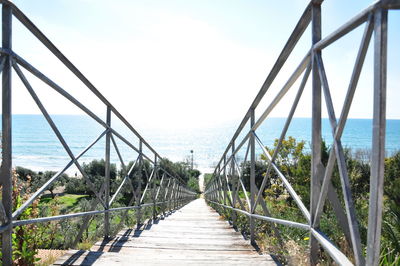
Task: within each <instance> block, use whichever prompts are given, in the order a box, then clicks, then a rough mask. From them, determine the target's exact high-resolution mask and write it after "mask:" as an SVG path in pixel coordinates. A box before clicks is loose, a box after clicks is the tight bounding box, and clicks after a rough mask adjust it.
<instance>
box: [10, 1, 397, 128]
mask: <svg viewBox="0 0 400 266" xmlns="http://www.w3.org/2000/svg"><path fill="white" fill-rule="evenodd" d="M14 2H15V4H16V5H17V6H19V7H20V9H21V10H22V11H23V12H25V14H26V15H27V16H28V17H29V18H31V20H32V21H33V22H34V23H35V24H36V25H37V26H38V27H39V28H40V29H41V30H42V31H43V32H44V33H45V34H46V35H47V36H48V37H49V39H50V40H51V41H53V43H54V44H55V45H56V46H57V47H58V48H59V49H60V50H61V51H62V52H63V53H64V54H65V55H66V56H67V57H68V58H69V59H70V60H71V61H72V62H73V63H74V64H75V65H76V66H77V67H78V68H79V69H80V70H81V71H82V72H83V73H84V74H85V75H86V76H87V78H88V79H89V80H90V81H91V82H92V83H93V84H94V85H95V86H96V87H97V88H98V90H99V91H100V92H101V93H103V95H105V96H106V97H107V98H108V99H109V100H110V101H111V103H112V104H113V105H114V106H115V107H117V109H118V110H120V112H121V113H122V114H123V115H124V116H126V117H127V119H128V120H129V121H130V122H131V123H132V124H133V125H134V126H138V127H139V130H140V128H141V127H198V126H213V125H218V124H219V123H224V122H227V121H237V122H238V123H239V122H240V120H241V119H242V118H243V116H244V114H245V112H246V111H247V109H248V107H249V106H250V103H251V102H252V100H253V99H254V97H255V95H256V94H257V92H258V90H259V89H260V87H261V85H262V84H263V82H264V80H265V78H266V77H267V74H268V73H269V71H270V69H271V67H272V65H273V63H274V62H275V60H276V58H277V57H278V55H279V53H280V51H281V49H282V48H283V45H284V43H285V42H286V40H287V38H288V37H289V35H290V33H291V31H292V29H293V28H294V26H295V24H296V22H297V20H298V19H299V17H300V15H301V13H302V12H303V10H304V8H305V6H306V5H307V3H308V1H303V0H296V1H268V0H263V1H261V0H260V1H256V0H253V1H245V0H241V1H240V0H233V1H231V0H220V1H211V0H202V1H200V0H197V1H194V0H191V1H189V0H185V1H184V0H181V1H179V0H174V1H161V0H159V1H128V0H117V1H105V0H96V1H95V0H79V1H78V0H74V1H70V0H59V1H53V0H38V1H23V0H14ZM369 3H370V1H352V3H348V1H345V0H340V1H339V0H326V1H325V3H324V4H323V14H322V17H323V36H326V35H327V34H329V33H331V32H332V31H333V30H334V29H336V28H337V27H338V26H340V25H342V24H343V23H344V22H346V21H347V20H348V19H349V18H350V17H352V16H354V15H355V14H357V13H358V12H359V11H361V10H362V9H363V8H365V7H366V6H368V4H369ZM344 6H346V7H344ZM399 22H400V19H399V13H398V12H397V11H391V13H390V16H389V77H388V96H389V97H388V111H387V113H388V117H389V118H400V110H399V108H395V106H396V102H398V100H397V99H399V96H400V90H399V88H398V84H399V81H400V78H399V77H400V70H399V62H400V60H399V59H400V56H399V49H395V48H396V47H399V41H400V38H399V33H398V31H397V32H396V31H395V30H394V29H393V28H394V26H393V25H395V24H397V25H398V24H399ZM363 28H364V27H363V26H362V27H360V28H359V29H357V30H355V31H354V32H353V33H352V34H351V35H349V36H348V37H345V38H343V40H340V41H339V42H338V43H337V44H335V45H334V46H332V47H330V48H328V49H326V51H325V50H324V52H323V58H324V63H325V67H326V70H327V75H328V79H329V82H330V86H331V88H332V97H333V100H334V104H335V108H336V114H337V116H339V114H340V109H341V105H342V102H343V99H344V95H345V94H346V89H347V84H348V80H349V77H350V74H351V70H352V67H353V64H354V59H355V55H356V52H357V48H358V46H359V43H360V40H361V34H362V31H363ZM13 37H14V51H15V52H16V53H18V54H20V55H21V56H23V57H24V58H26V59H28V61H29V62H30V63H32V64H33V65H34V66H36V67H37V68H39V69H40V70H42V71H43V72H44V73H45V74H47V75H48V76H49V77H50V78H51V79H53V80H54V81H56V82H57V83H58V84H59V85H61V86H62V87H63V88H64V89H66V90H67V91H69V92H71V94H73V95H74V96H75V97H76V98H78V99H79V100H81V101H82V102H83V103H85V104H87V105H88V106H90V107H91V108H93V109H94V110H96V111H97V112H99V113H104V111H105V108H104V107H103V106H102V105H101V104H100V103H99V102H98V101H96V100H93V97H92V96H90V92H89V91H88V90H87V89H86V88H85V87H84V86H82V84H80V83H79V82H78V81H77V80H76V79H75V78H74V77H73V75H72V74H70V73H69V72H68V70H66V69H65V68H63V66H62V65H61V64H60V63H59V62H58V61H57V59H56V58H55V57H53V56H51V55H50V53H49V52H48V51H46V49H44V48H43V46H42V45H41V44H40V43H39V42H38V41H37V40H35V38H34V37H33V36H31V35H30V33H29V32H28V31H26V30H25V29H23V27H22V26H21V25H20V24H19V23H18V22H17V21H15V22H14V33H13ZM310 40H311V37H310V34H309V31H307V32H306V33H305V35H304V36H303V38H302V40H301V41H300V42H299V47H298V48H296V50H295V51H294V54H293V57H291V58H290V60H289V61H288V66H287V67H285V68H284V69H283V73H282V75H280V76H278V79H277V82H276V83H275V84H274V86H273V87H272V88H271V91H270V93H269V94H267V95H266V97H265V100H263V102H262V103H261V105H260V109H259V111H258V114H259V113H261V112H262V110H263V108H265V107H266V106H267V104H268V102H269V101H270V100H271V99H272V97H273V96H274V93H276V91H277V90H278V89H279V88H280V87H281V86H282V85H283V83H284V82H285V81H286V79H287V78H288V77H289V74H291V72H292V71H293V69H294V67H295V66H296V65H297V64H298V63H299V62H300V60H301V59H302V58H303V56H304V55H305V53H306V52H307V51H308V48H309V47H310ZM372 47H373V46H372V45H371V46H370V52H369V53H368V58H367V61H366V65H365V67H364V70H363V73H362V76H361V80H360V83H359V89H358V91H357V94H356V99H355V101H354V105H353V107H352V109H351V115H350V116H351V117H356V118H368V117H371V115H372V74H373V72H372V53H371V48H372ZM27 76H28V78H29V79H30V80H31V82H32V85H33V87H34V88H35V90H37V93H38V94H39V96H41V97H42V99H43V101H44V102H46V107H47V108H48V110H49V112H50V113H57V114H71V113H72V114H75V113H79V111H78V110H77V109H75V108H73V107H72V105H71V104H69V103H67V102H66V101H65V100H63V99H62V98H61V97H58V96H57V94H56V93H54V92H51V89H50V88H47V87H46V86H45V85H43V84H42V83H40V82H37V81H36V80H35V79H34V78H33V77H32V76H30V75H28V74H27ZM14 77H16V74H14ZM297 86H298V83H297V84H296V85H295V86H294V87H293V89H296V88H297ZM294 93H295V90H292V91H291V93H289V94H288V97H286V98H285V100H284V101H283V102H282V104H280V105H279V106H278V107H277V110H276V111H275V112H274V113H272V116H278V117H282V116H285V115H286V114H287V112H288V111H289V110H288V106H289V103H290V101H291V99H293V95H294ZM310 96H311V95H310V92H309V88H308V89H307V90H306V91H305V94H304V97H303V100H302V102H301V105H300V106H299V108H298V111H297V113H296V116H299V117H307V116H310V111H311V103H310V98H311V97H310ZM13 97H14V98H13V99H14V103H13V112H14V113H20V114H27V113H39V110H38V109H37V108H36V107H35V105H34V103H33V102H32V100H30V98H29V96H28V95H27V93H26V90H25V89H24V88H23V87H22V84H21V83H20V82H19V81H17V80H16V82H15V85H14V96H13ZM325 116H326V115H325Z"/></svg>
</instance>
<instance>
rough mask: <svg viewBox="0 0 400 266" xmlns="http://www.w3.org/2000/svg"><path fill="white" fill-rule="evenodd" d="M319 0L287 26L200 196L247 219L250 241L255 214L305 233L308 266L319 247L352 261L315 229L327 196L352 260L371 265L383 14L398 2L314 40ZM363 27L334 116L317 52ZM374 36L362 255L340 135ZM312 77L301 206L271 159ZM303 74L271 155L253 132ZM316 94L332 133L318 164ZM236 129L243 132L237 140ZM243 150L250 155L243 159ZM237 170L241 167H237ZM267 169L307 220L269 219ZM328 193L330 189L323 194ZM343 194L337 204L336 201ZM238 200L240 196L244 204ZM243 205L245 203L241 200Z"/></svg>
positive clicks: (376, 238) (376, 248)
mask: <svg viewBox="0 0 400 266" xmlns="http://www.w3.org/2000/svg"><path fill="white" fill-rule="evenodd" d="M322 2H323V1H322V0H313V1H311V2H310V3H309V4H308V6H307V7H306V9H305V11H304V13H303V14H302V16H301V18H300V20H299V21H298V23H297V25H296V26H295V29H294V30H293V32H292V34H291V36H290V37H289V40H288V41H287V43H286V45H285V46H284V48H283V50H282V52H281V53H280V55H279V57H278V59H277V61H276V62H275V64H274V66H273V67H272V70H271V72H270V73H269V74H268V77H267V79H266V81H265V82H264V84H263V86H262V87H261V90H260V91H259V93H258V94H257V96H256V97H255V99H254V101H253V103H252V104H251V106H250V108H249V110H248V111H247V113H246V115H245V116H244V118H243V120H242V122H241V123H240V125H239V127H238V129H237V130H236V132H235V133H234V135H233V137H232V139H231V140H230V142H229V145H228V147H227V148H226V150H225V152H224V153H223V155H222V158H221V159H220V161H219V163H218V164H217V166H216V168H215V171H214V173H213V177H212V179H211V180H210V181H209V182H208V183H207V185H206V190H205V198H206V200H207V201H208V202H209V203H212V204H214V206H215V207H218V208H221V207H222V209H223V210H224V209H225V210H229V211H230V213H231V219H232V223H233V225H234V226H235V225H236V223H237V213H241V214H244V215H246V216H247V217H249V227H250V228H249V229H250V239H251V241H252V242H254V241H255V232H254V230H255V224H254V223H255V222H254V220H255V219H260V220H264V221H268V222H271V223H272V226H273V228H274V229H275V230H277V228H276V227H275V224H281V225H285V226H292V227H297V228H300V229H303V230H306V231H308V232H309V233H310V242H309V248H310V263H311V264H312V265H315V264H316V263H318V254H319V246H321V247H323V249H324V250H325V251H326V252H327V253H328V254H329V255H330V256H331V257H332V259H333V260H335V261H336V262H337V263H338V264H340V265H352V262H351V261H350V259H349V258H348V257H346V255H345V254H344V253H343V252H342V251H341V250H340V248H338V247H337V246H335V245H334V244H333V243H332V242H331V241H330V240H329V238H328V237H327V236H325V235H324V233H323V232H321V231H320V229H319V227H320V220H321V215H322V214H323V212H324V211H323V210H324V206H325V202H326V199H327V198H328V199H329V201H330V203H331V206H332V209H333V210H334V212H335V215H336V217H337V220H338V224H339V225H340V227H341V228H342V230H343V233H344V235H345V237H346V238H347V239H348V242H349V243H351V247H352V251H353V257H354V261H355V264H356V265H378V263H379V254H380V236H381V223H382V205H383V177H384V175H383V173H384V171H383V169H384V155H385V121H386V76H387V23H388V22H387V17H388V10H390V9H399V8H400V1H398V0H392V1H383V0H382V1H377V2H375V3H373V4H372V5H371V6H369V7H367V8H366V9H364V10H363V11H362V12H360V13H359V14H357V15H356V16H355V17H353V18H352V19H350V20H349V21H348V22H347V23H345V24H344V25H343V26H341V27H339V28H338V29H337V30H336V31H334V32H333V33H331V34H330V35H328V36H327V37H325V38H323V39H321V4H322ZM309 24H311V35H312V43H311V49H310V50H309V51H307V53H306V55H305V57H304V59H303V60H302V61H301V62H300V64H299V65H298V67H297V68H296V69H295V71H294V72H293V74H292V75H291V76H290V78H289V79H288V81H287V82H286V83H285V85H284V86H283V88H282V89H281V90H280V91H279V92H278V94H277V95H276V96H275V98H273V99H272V100H271V102H270V104H269V106H268V107H267V108H266V109H265V110H262V111H261V115H260V117H259V118H258V120H257V121H256V120H255V111H256V108H257V106H258V105H259V103H260V101H261V100H262V99H263V97H264V95H265V94H266V92H267V91H268V89H269V88H270V87H271V84H272V83H273V81H274V80H275V78H276V76H277V75H278V73H280V71H281V69H282V67H283V66H284V64H285V62H286V61H287V59H288V57H289V55H290V54H291V52H292V50H293V49H294V47H295V46H296V44H297V42H298V41H299V39H300V38H301V36H302V35H303V33H304V32H305V30H306V28H307V27H308V25H309ZM363 24H364V25H365V29H364V33H363V36H362V40H361V44H360V47H359V49H358V54H357V57H356V61H355V65H354V68H353V72H352V75H351V79H350V83H349V86H348V89H347V95H346V97H345V101H344V105H343V108H342V111H341V113H340V117H339V119H337V117H336V114H335V110H334V107H333V102H332V98H331V90H330V88H329V84H328V80H327V77H326V73H325V68H324V61H323V57H322V55H321V51H322V50H323V49H324V48H326V47H328V46H329V45H330V44H332V43H334V42H335V41H337V40H339V39H340V38H341V37H343V36H345V35H346V34H347V33H349V32H351V31H352V30H354V29H356V28H358V27H360V26H361V25H363ZM373 34H374V42H373V49H374V53H373V56H374V83H373V88H374V94H373V97H374V105H373V136H372V158H371V177H370V194H369V213H368V238H367V245H366V258H365V257H364V255H363V250H362V245H361V239H360V232H359V227H358V220H357V217H356V213H355V206H354V201H353V198H352V191H351V189H350V180H349V176H348V170H347V167H346V161H345V154H344V150H343V146H342V143H341V137H342V133H343V129H344V126H345V124H346V121H347V118H348V114H349V110H350V107H351V105H352V101H353V97H354V94H355V90H356V87H357V82H358V80H359V77H360V73H361V69H362V66H363V63H364V59H365V57H366V53H367V50H368V46H369V43H370V40H371V38H372V35H373ZM310 74H311V80H312V118H311V119H312V129H311V130H312V135H311V173H310V176H311V184H310V192H311V193H310V208H309V209H308V208H306V206H305V204H304V203H303V201H302V199H301V198H300V197H299V195H298V194H297V192H296V191H295V189H293V187H292V185H291V184H290V182H289V181H288V179H287V177H285V175H283V174H282V172H281V170H280V169H279V167H278V166H277V164H276V159H277V156H278V153H279V150H280V148H281V147H282V142H283V140H284V139H285V136H286V133H287V130H288V128H289V125H290V123H291V121H292V118H293V115H294V113H295V111H296V108H297V106H298V103H299V100H300V98H301V97H302V93H303V90H304V87H305V85H306V82H307V80H308V77H309V75H310ZM301 75H303V76H302V80H301V82H300V86H299V88H298V91H297V94H296V97H295V99H294V102H293V104H292V106H291V107H290V112H289V114H288V117H287V119H286V123H285V125H284V127H283V129H282V132H281V135H280V136H279V140H278V142H277V145H276V147H275V150H274V153H273V154H271V153H270V151H269V150H267V149H266V148H265V145H264V144H263V143H262V140H261V139H260V138H259V137H258V135H257V129H258V128H259V127H260V125H261V124H262V123H263V122H264V120H265V119H266V118H267V117H268V116H269V114H270V113H271V111H272V110H273V109H274V108H275V106H276V105H277V104H278V103H279V102H280V101H281V99H282V98H283V97H284V96H285V95H286V93H287V92H288V91H289V90H290V89H291V87H292V86H293V85H294V83H295V82H296V81H297V80H298V79H299V78H300V76H301ZM322 92H323V95H324V98H325V104H326V108H327V111H328V116H329V121H330V126H331V132H332V137H333V143H332V146H331V147H332V148H331V150H330V154H329V159H328V163H327V165H326V166H324V165H323V164H322V162H321V143H322V137H321V106H322ZM249 122H250V129H246V127H245V126H246V125H247V124H248V123H249ZM240 134H245V136H244V137H243V138H240V137H239V136H240ZM246 144H247V145H248V146H247V150H246V153H245V156H244V161H243V163H242V165H240V164H239V163H238V158H237V157H238V153H239V151H240V150H241V148H242V147H243V148H246ZM256 145H259V147H260V148H261V150H262V153H263V154H264V156H265V158H266V161H267V162H266V164H267V171H266V173H265V176H264V177H263V180H262V184H261V186H260V187H257V186H256V183H255V164H256V154H255V150H256ZM249 153H250V158H248V157H249ZM246 162H248V163H249V164H250V177H249V178H250V191H249V192H250V193H249V196H248V195H247V191H246V188H245V186H244V182H243V167H245V164H246ZM336 162H337V166H338V169H339V174H340V181H341V187H342V193H343V195H340V196H339V195H338V194H337V192H336V190H335V189H334V187H333V185H332V182H331V177H332V173H333V170H334V167H335V165H336ZM241 168H242V169H241ZM271 174H274V175H276V176H277V177H278V179H279V180H280V181H281V182H282V184H283V186H284V187H285V189H286V190H287V192H288V193H289V194H290V196H291V197H292V198H293V200H294V202H295V203H296V204H297V206H298V208H299V209H300V211H301V213H302V215H303V216H304V219H305V220H306V221H307V222H306V223H299V222H295V221H289V220H284V219H277V218H273V217H271V215H270V211H269V209H268V207H267V204H266V202H265V200H264V198H263V197H262V193H263V191H264V189H265V186H266V182H267V179H268V178H269V177H270V176H271ZM239 192H241V193H244V196H245V200H242V199H241V198H240V197H239V195H238V194H239ZM328 192H329V193H328ZM341 197H342V198H343V201H344V206H342V204H341V203H340V200H339V199H340V198H341ZM243 201H245V202H243ZM246 204H247V206H246ZM259 204H260V205H261V207H262V210H263V215H259V214H255V210H256V207H257V206H258V205H259Z"/></svg>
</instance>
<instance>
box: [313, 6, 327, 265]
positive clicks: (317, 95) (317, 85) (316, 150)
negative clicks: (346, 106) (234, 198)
mask: <svg viewBox="0 0 400 266" xmlns="http://www.w3.org/2000/svg"><path fill="white" fill-rule="evenodd" d="M321 2H322V0H314V1H313V3H312V9H311V16H312V29H311V32H312V33H311V35H312V45H314V44H315V43H317V42H318V41H320V40H321ZM320 53H321V51H316V50H312V53H311V56H312V58H311V60H312V134H311V152H312V154H311V156H312V160H311V171H312V173H311V184H310V186H311V188H310V191H311V193H310V197H311V198H310V214H311V221H310V225H311V226H312V224H313V220H314V216H315V212H316V208H317V204H318V198H319V194H320V190H321V183H320V180H321V179H322V176H323V171H324V170H323V169H324V168H323V165H322V163H321V141H322V137H321V82H320V80H319V76H318V65H317V62H316V56H317V54H320ZM318 246H319V245H318V240H316V239H315V238H314V236H313V235H312V234H311V232H310V264H311V265H316V264H317V262H318V250H319V247H318Z"/></svg>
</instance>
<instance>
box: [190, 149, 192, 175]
mask: <svg viewBox="0 0 400 266" xmlns="http://www.w3.org/2000/svg"><path fill="white" fill-rule="evenodd" d="M190 153H191V154H192V170H193V150H190Z"/></svg>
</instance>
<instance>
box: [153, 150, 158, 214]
mask: <svg viewBox="0 0 400 266" xmlns="http://www.w3.org/2000/svg"><path fill="white" fill-rule="evenodd" d="M156 180H157V155H155V156H154V177H153V181H152V198H153V220H155V219H156V218H157V211H156V183H155V182H156Z"/></svg>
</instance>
